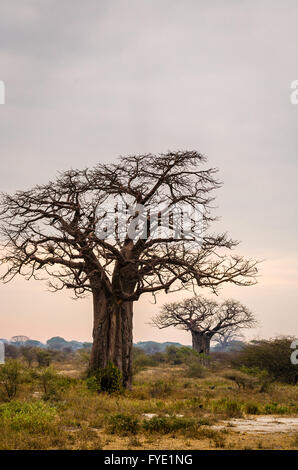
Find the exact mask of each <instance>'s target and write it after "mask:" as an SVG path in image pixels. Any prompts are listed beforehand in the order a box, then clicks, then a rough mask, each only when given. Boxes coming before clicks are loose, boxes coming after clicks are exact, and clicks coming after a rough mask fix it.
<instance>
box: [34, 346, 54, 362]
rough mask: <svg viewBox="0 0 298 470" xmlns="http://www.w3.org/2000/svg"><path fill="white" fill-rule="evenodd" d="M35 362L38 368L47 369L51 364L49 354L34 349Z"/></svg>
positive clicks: (43, 350) (42, 350)
mask: <svg viewBox="0 0 298 470" xmlns="http://www.w3.org/2000/svg"><path fill="white" fill-rule="evenodd" d="M35 354H36V360H37V362H38V367H49V365H50V363H51V359H52V356H51V353H50V352H49V351H46V350H45V349H40V348H36V350H35Z"/></svg>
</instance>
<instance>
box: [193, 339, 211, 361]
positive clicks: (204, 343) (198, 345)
mask: <svg viewBox="0 0 298 470" xmlns="http://www.w3.org/2000/svg"><path fill="white" fill-rule="evenodd" d="M191 335H192V347H193V349H194V351H196V352H197V353H199V354H204V355H205V356H206V358H205V359H203V363H204V364H208V363H209V355H210V340H211V338H210V336H209V335H206V334H204V333H200V332H198V331H192V332H191Z"/></svg>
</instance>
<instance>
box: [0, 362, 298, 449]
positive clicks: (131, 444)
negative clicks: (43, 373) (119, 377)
mask: <svg viewBox="0 0 298 470" xmlns="http://www.w3.org/2000/svg"><path fill="white" fill-rule="evenodd" d="M55 368H56V369H57V370H58V372H59V374H61V375H67V376H69V377H71V378H72V380H71V381H70V383H69V384H68V386H67V387H64V388H63V389H62V390H58V392H57V394H56V395H55V394H54V395H53V397H52V398H50V400H49V399H48V400H46V401H45V402H44V403H45V407H43V406H41V407H40V413H41V415H42V416H41V418H40V421H41V422H42V427H40V426H38V425H35V421H34V414H33V418H32V416H31V415H30V409H31V408H30V406H29V408H28V406H27V408H26V407H24V409H22V406H21V405H22V403H26V404H28V403H29V404H32V403H33V404H34V403H36V402H37V401H38V400H39V401H40V400H41V398H42V395H41V389H40V385H38V383H35V382H27V383H25V384H23V385H22V387H21V389H20V391H19V393H18V396H17V400H18V401H19V402H21V405H20V407H19V409H20V410H21V411H16V412H15V411H13V407H12V410H10V411H9V412H7V411H6V418H5V419H4V418H3V416H4V415H3V412H1V410H0V425H1V429H2V432H1V433H0V449H1V450H2V449H215V448H222V449H297V448H298V437H297V435H296V436H295V435H293V434H289V435H288V434H281V433H280V434H277V433H272V434H260V433H257V434H256V435H253V434H249V433H238V432H235V431H234V430H233V428H229V427H227V428H225V429H224V430H220V431H219V430H215V429H213V428H212V425H213V424H215V423H217V422H220V421H221V420H224V419H228V418H231V417H240V416H246V415H247V413H250V412H253V413H259V414H264V413H265V412H266V413H276V412H282V413H283V414H284V415H291V416H295V415H296V416H297V413H298V407H297V401H296V400H297V387H294V386H290V385H280V384H274V385H273V386H272V387H271V389H270V391H267V392H266V393H260V392H259V391H257V390H242V389H239V388H238V387H237V385H236V384H235V383H233V382H232V381H231V380H229V379H227V378H225V374H226V373H227V371H226V370H213V371H209V372H207V373H206V374H205V376H204V377H202V378H186V377H185V374H184V369H183V367H181V366H179V367H178V366H173V367H169V366H168V365H167V366H164V367H162V366H160V367H156V368H152V369H150V370H147V371H143V372H140V373H139V374H138V375H137V376H136V377H135V379H134V386H133V390H132V391H126V392H124V393H122V394H112V395H108V394H105V393H101V394H98V393H97V392H94V391H91V390H89V389H88V388H87V386H86V382H85V381H84V380H83V379H80V378H79V377H80V376H82V374H83V368H82V367H81V366H79V365H78V364H74V363H72V364H55ZM229 372H230V369H229ZM38 392H39V393H38ZM0 406H2V407H4V408H3V409H5V410H6V408H7V407H9V406H11V405H9V404H7V403H5V402H4V401H2V404H0ZM34 406H35V405H34ZM34 406H33V408H32V409H33V412H34V410H35V408H34ZM28 409H29V411H28ZM49 410H50V411H49ZM33 412H32V413H33ZM14 413H23V416H22V419H21V420H20V421H18V422H20V423H21V424H20V425H19V426H17V427H16V426H15V425H14V424H13V423H14V422H15V421H16V420H18V419H19V417H17V418H16V417H15V415H14ZM32 413H31V414H32ZM148 414H154V415H155V416H153V417H151V418H150V416H149V417H148V416H146V415H148ZM28 415H30V416H29V417H28ZM111 417H112V418H111ZM154 419H155V422H154V421H152V422H150V423H149V425H148V421H150V420H154ZM22 423H25V424H23V425H22ZM111 423H112V425H111Z"/></svg>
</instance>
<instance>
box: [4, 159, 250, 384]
mask: <svg viewBox="0 0 298 470" xmlns="http://www.w3.org/2000/svg"><path fill="white" fill-rule="evenodd" d="M205 163H206V158H205V157H203V156H202V155H201V154H200V153H197V152H196V151H178V152H168V153H166V154H161V155H152V154H146V155H137V156H128V157H123V158H121V159H120V160H119V161H118V162H117V163H113V164H102V163H99V164H98V165H97V166H95V167H94V168H91V169H84V170H70V171H66V172H64V173H62V174H60V175H59V176H58V177H57V179H55V180H54V181H51V182H49V183H48V184H43V185H38V186H35V187H34V188H32V189H30V190H27V191H18V192H17V193H15V194H14V195H9V194H4V195H2V198H1V203H0V226H1V232H0V236H1V239H2V259H1V264H2V265H4V266H5V267H6V272H5V273H4V274H3V275H2V280H3V281H4V282H8V281H10V280H11V279H13V278H14V277H15V276H16V275H19V274H20V275H23V276H25V278H27V279H31V278H34V279H44V278H45V277H47V278H48V279H49V283H50V287H51V288H52V289H53V290H61V289H63V288H66V289H72V290H73V291H74V293H75V295H76V296H78V297H80V296H83V295H84V294H86V293H88V292H90V293H91V294H92V297H93V316H94V327H93V347H92V352H91V361H90V368H91V369H97V368H102V367H105V366H106V365H107V363H108V362H109V361H111V362H113V363H114V364H115V365H116V366H117V367H118V368H119V369H120V371H121V372H122V376H123V385H124V386H126V387H129V386H130V385H131V378H132V319H133V304H134V302H137V301H138V300H139V299H140V297H141V296H142V295H143V294H148V293H151V294H152V295H153V296H155V295H156V294H157V293H158V292H162V291H164V292H167V293H168V292H172V291H177V290H181V289H188V288H194V287H195V286H197V287H200V288H203V287H207V288H210V289H211V290H212V291H213V292H216V291H217V289H218V288H219V287H220V286H221V285H223V284H224V283H227V282H228V283H233V284H236V285H239V286H250V285H252V284H254V283H255V276H256V272H257V268H256V264H257V263H256V262H255V261H253V260H246V259H244V258H243V257H240V256H237V255H235V254H229V251H230V250H232V249H233V248H234V247H235V246H236V245H237V244H238V242H236V241H234V240H232V239H231V238H229V237H228V236H227V234H212V233H210V232H209V226H210V224H211V223H212V221H213V220H214V217H212V216H211V214H210V211H211V202H212V200H213V197H212V196H211V194H212V192H213V190H215V189H216V188H218V187H219V183H218V181H217V180H216V179H215V174H216V171H217V170H216V169H214V168H206V166H205ZM111 197H112V198H117V197H118V198H124V197H125V198H126V200H127V201H129V204H128V205H127V206H129V211H130V215H129V217H128V219H127V224H126V229H125V233H124V236H123V233H122V235H121V236H120V235H119V226H120V224H121V223H122V222H123V217H122V215H121V214H120V217H119V213H117V210H118V209H117V208H116V206H115V207H112V209H113V210H112V219H110V222H111V223H112V222H113V217H114V222H115V236H114V237H113V238H112V239H111V238H109V237H108V236H107V237H106V238H105V237H103V234H104V233H105V232H106V233H107V234H108V232H109V227H107V221H106V220H107V219H106V214H107V211H108V209H107V204H108V201H109V198H111ZM177 204H178V205H179V204H183V205H188V206H189V207H190V208H192V209H197V208H198V207H200V208H201V213H202V227H201V229H202V230H203V231H202V236H201V238H200V239H195V240H193V241H192V243H185V240H184V237H183V236H177V234H176V235H175V236H174V235H171V234H168V233H167V234H166V235H165V234H163V233H160V228H161V226H162V224H163V222H162V219H163V215H164V214H162V213H161V212H162V210H159V211H158V217H157V219H156V218H155V222H153V221H152V218H151V213H152V212H153V211H154V210H155V208H156V207H158V206H159V205H162V206H163V207H165V206H166V207H167V210H168V213H165V214H166V218H167V219H168V222H169V225H170V226H171V229H172V231H175V230H176V226H175V224H174V222H173V213H172V209H173V208H174V206H177ZM140 207H143V208H145V214H147V216H145V217H143V219H142V218H140V217H139V214H140ZM136 221H137V223H136ZM134 227H135V228H136V227H137V228H138V229H140V230H133V228H134Z"/></svg>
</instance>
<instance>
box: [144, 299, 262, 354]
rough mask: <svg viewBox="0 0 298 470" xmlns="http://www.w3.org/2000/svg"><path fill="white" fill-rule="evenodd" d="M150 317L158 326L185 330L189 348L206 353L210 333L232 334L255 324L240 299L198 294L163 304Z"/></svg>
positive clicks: (208, 348)
mask: <svg viewBox="0 0 298 470" xmlns="http://www.w3.org/2000/svg"><path fill="white" fill-rule="evenodd" d="M152 320H153V323H154V324H155V325H156V326H157V327H158V328H160V329H162V328H168V327H170V326H177V327H178V328H180V329H183V330H186V331H189V332H190V333H191V336H192V346H193V349H194V350H195V351H196V352H198V353H199V354H204V355H206V356H209V354H210V341H211V339H212V338H213V336H214V335H227V334H228V333H229V332H233V333H234V334H235V333H236V331H237V332H240V330H241V329H243V328H251V327H253V326H255V325H256V320H255V317H254V315H253V314H252V312H251V311H250V310H249V309H248V308H247V307H245V306H244V305H242V304H241V303H240V302H238V301H236V300H232V299H230V300H225V301H224V302H221V303H219V302H216V301H214V300H210V299H207V298H205V297H202V296H196V297H193V298H190V299H185V300H182V301H181V302H173V303H168V304H165V305H164V306H163V307H162V310H161V313H160V314H159V315H157V316H156V317H154V318H153V319H152Z"/></svg>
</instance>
